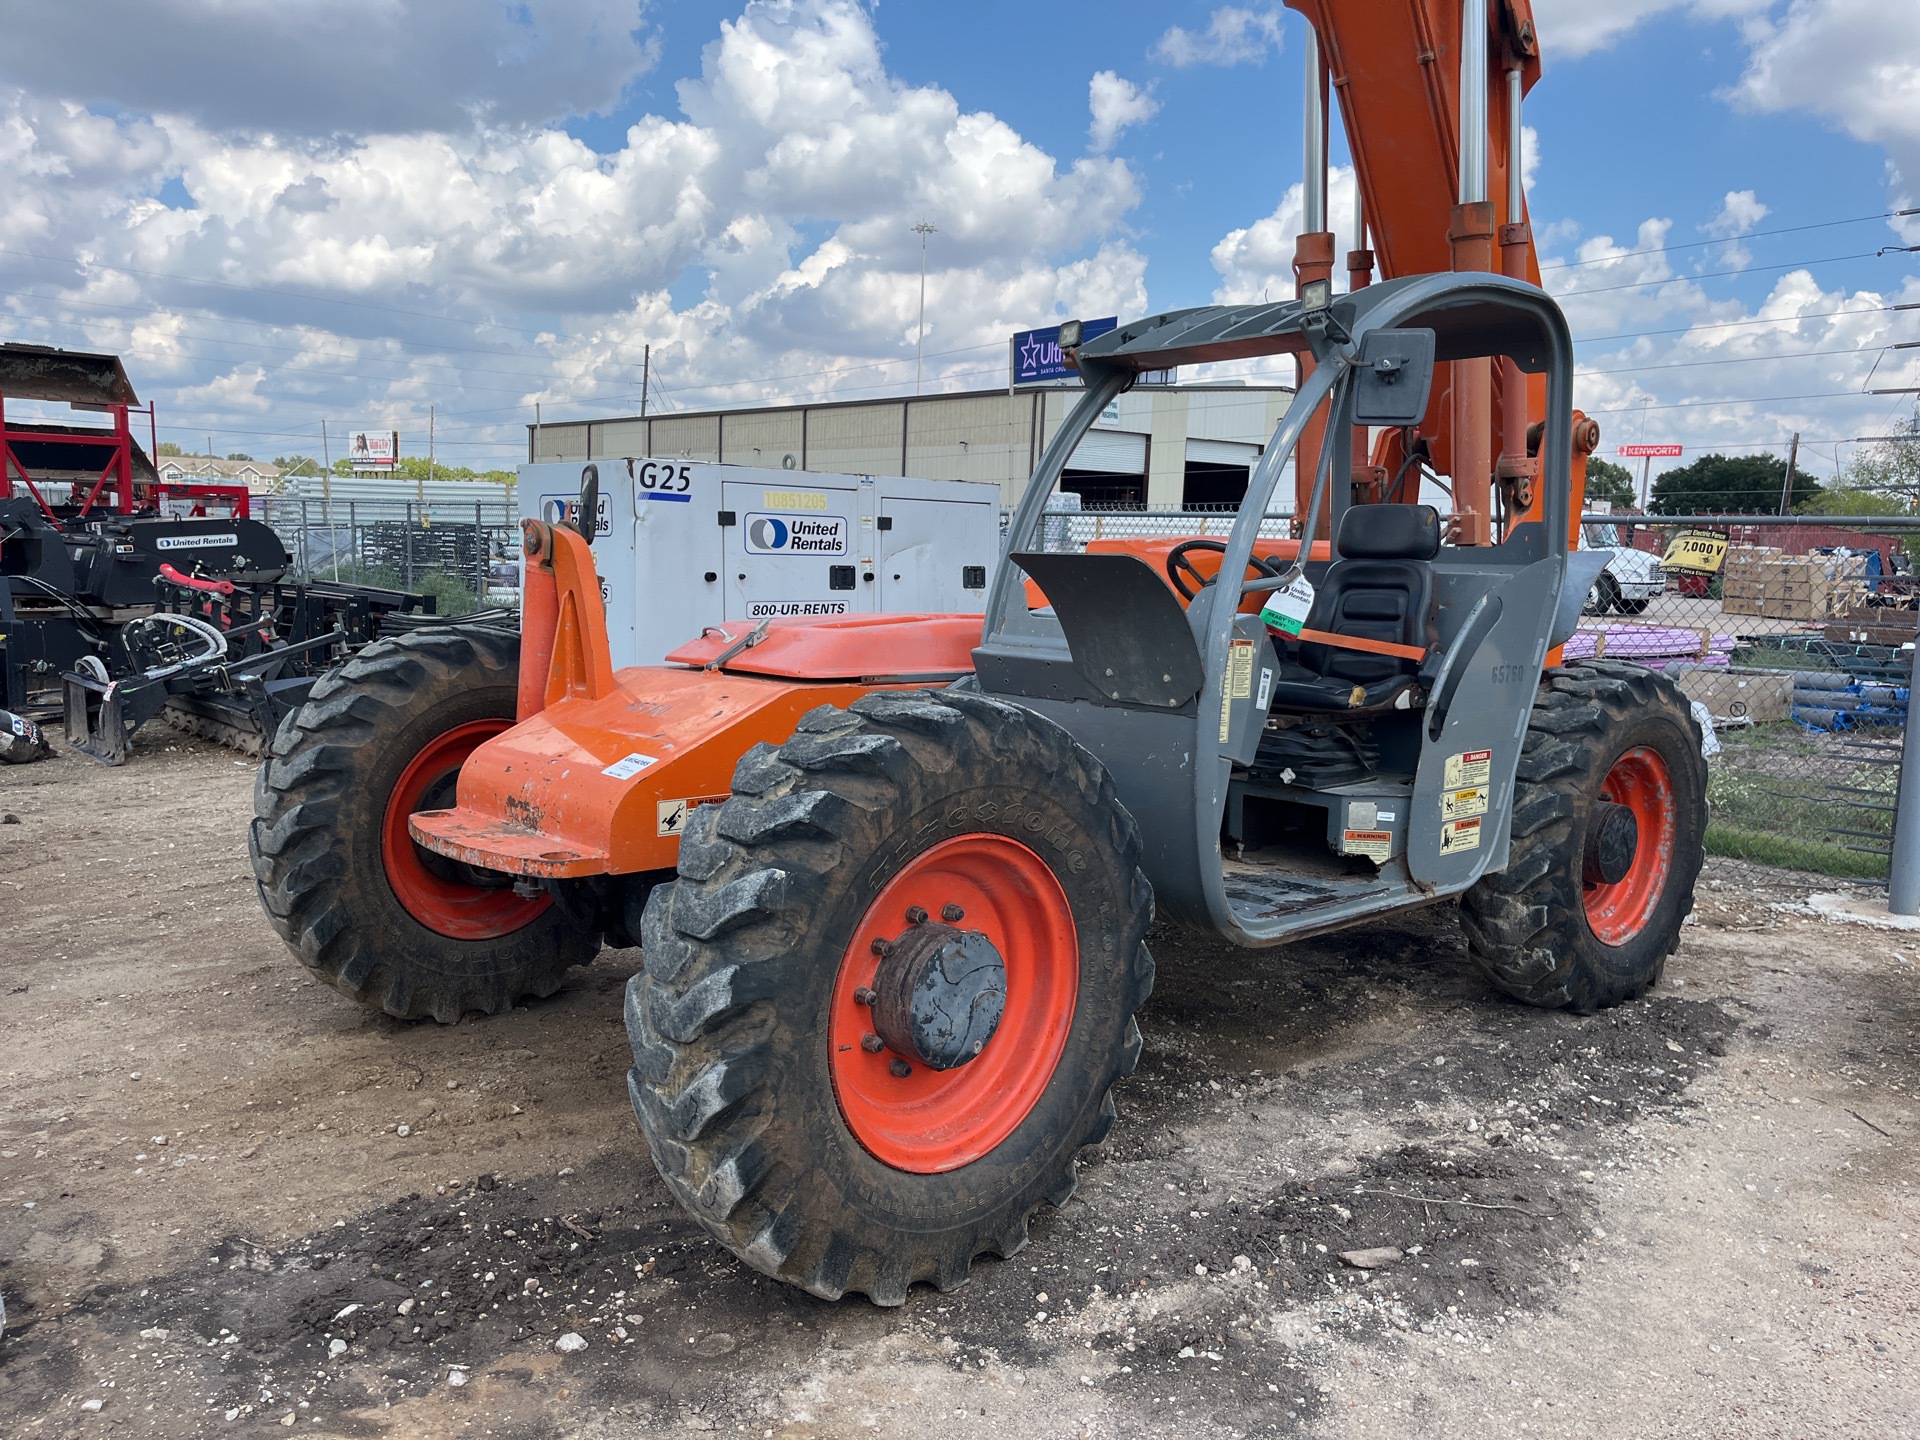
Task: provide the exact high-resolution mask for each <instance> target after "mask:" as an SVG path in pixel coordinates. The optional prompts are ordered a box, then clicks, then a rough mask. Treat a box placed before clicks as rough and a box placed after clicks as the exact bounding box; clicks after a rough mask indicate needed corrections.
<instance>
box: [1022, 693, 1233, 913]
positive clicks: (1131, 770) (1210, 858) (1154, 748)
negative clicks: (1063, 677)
mask: <svg viewBox="0 0 1920 1440" xmlns="http://www.w3.org/2000/svg"><path fill="white" fill-rule="evenodd" d="M1009 698H1015V699H1017V701H1018V703H1019V704H1021V705H1024V706H1026V707H1027V708H1028V709H1030V710H1034V711H1037V712H1038V713H1039V714H1042V715H1044V716H1046V717H1047V718H1048V719H1049V720H1052V721H1054V722H1056V723H1057V724H1060V725H1062V726H1064V727H1065V728H1066V729H1067V730H1068V731H1069V732H1070V733H1071V734H1072V736H1073V738H1074V739H1076V740H1078V741H1079V742H1080V743H1081V744H1082V745H1084V746H1086V747H1087V749H1089V750H1091V751H1092V752H1093V754H1094V756H1095V758H1096V759H1098V760H1099V761H1100V763H1101V764H1102V765H1104V766H1106V767H1107V773H1108V774H1109V775H1111V776H1112V777H1113V788H1114V789H1115V790H1116V791H1118V792H1119V795H1120V803H1121V804H1123V805H1125V806H1126V807H1127V809H1128V810H1129V811H1130V812H1132V814H1133V817H1134V819H1135V820H1137V821H1139V823H1140V838H1141V840H1142V841H1144V842H1145V853H1144V854H1143V856H1142V857H1141V858H1142V863H1143V866H1144V868H1145V869H1146V872H1147V879H1149V880H1150V881H1152V882H1153V898H1154V905H1155V907H1156V908H1157V910H1158V911H1159V913H1160V914H1162V915H1165V916H1169V917H1171V918H1174V919H1178V920H1183V921H1185V922H1186V923H1188V924H1190V925H1198V926H1205V927H1206V928H1208V929H1212V928H1213V924H1214V921H1213V915H1212V912H1211V911H1210V910H1209V908H1208V905H1207V895H1206V890H1205V887H1204V886H1203V884H1202V881H1201V877H1200V870H1199V868H1198V867H1199V866H1202V865H1204V866H1210V867H1211V868H1212V872H1213V874H1214V875H1215V876H1218V875H1219V873H1220V841H1219V835H1218V826H1217V822H1216V827H1215V833H1214V838H1213V842H1212V844H1211V845H1204V846H1201V847H1200V853H1198V854H1196V853H1195V847H1194V844H1193V835H1194V832H1195V829H1196V825H1197V819H1196V816H1195V814H1194V795H1195V785H1194V764H1195V761H1196V759H1198V760H1200V761H1201V763H1204V764H1207V765H1210V766H1213V767H1215V768H1216V769H1217V770H1218V771H1219V788H1220V789H1221V790H1222V791H1224V789H1225V785H1226V771H1227V766H1226V762H1224V761H1222V760H1217V759H1215V758H1213V757H1212V756H1211V755H1207V756H1204V757H1202V756H1196V755H1195V753H1194V743H1193V742H1194V722H1193V718H1192V717H1191V716H1183V715H1166V714H1156V713H1154V712H1152V711H1149V710H1133V709H1122V708H1120V707H1117V706H1098V705H1087V704H1078V705H1075V704H1062V703H1060V702H1059V701H1054V700H1042V699H1036V698H1032V697H1028V696H1019V697H1009ZM1207 788H1209V789H1211V788H1213V787H1211V786H1209V787H1207ZM1215 814H1216V815H1217V814H1218V811H1217V809H1216V811H1215ZM1214 885H1215V888H1218V885H1219V881H1218V880H1217V879H1216V880H1215V881H1214Z"/></svg>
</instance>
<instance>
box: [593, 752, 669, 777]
mask: <svg viewBox="0 0 1920 1440" xmlns="http://www.w3.org/2000/svg"><path fill="white" fill-rule="evenodd" d="M659 763H660V757H659V756H657V755H642V754H640V753H639V752H638V751H635V752H634V753H633V754H631V755H629V756H627V757H626V758H624V759H621V760H616V761H614V762H613V764H611V765H609V766H607V768H606V769H604V770H602V771H601V772H600V773H601V774H602V775H605V776H606V777H607V778H608V779H610V780H631V779H632V778H633V777H634V776H636V775H638V774H639V773H640V772H641V771H642V770H644V769H646V768H647V767H648V766H649V765H658V764H659Z"/></svg>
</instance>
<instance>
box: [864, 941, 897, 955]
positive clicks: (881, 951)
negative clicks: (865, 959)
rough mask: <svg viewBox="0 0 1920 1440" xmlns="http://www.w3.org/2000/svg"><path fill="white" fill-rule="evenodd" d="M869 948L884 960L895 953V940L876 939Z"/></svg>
mask: <svg viewBox="0 0 1920 1440" xmlns="http://www.w3.org/2000/svg"><path fill="white" fill-rule="evenodd" d="M867 948H868V949H869V950H871V951H873V953H874V954H876V955H878V956H879V957H880V958H881V959H882V960H884V959H886V958H887V956H889V955H891V954H892V953H893V942H892V941H891V940H876V941H874V942H873V944H871V945H869V946H868V947H867Z"/></svg>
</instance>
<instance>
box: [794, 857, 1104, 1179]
mask: <svg viewBox="0 0 1920 1440" xmlns="http://www.w3.org/2000/svg"><path fill="white" fill-rule="evenodd" d="M915 906H917V907H919V908H920V909H921V910H923V911H925V912H926V913H927V914H928V915H930V916H934V917H939V916H941V915H942V914H943V912H945V913H948V914H951V913H952V912H951V911H949V910H948V908H947V907H949V906H957V907H959V910H960V911H961V912H962V914H963V917H964V918H963V919H961V920H958V921H956V922H954V923H956V924H957V925H959V926H962V927H963V928H964V929H966V930H968V931H978V932H980V933H982V934H984V935H985V936H986V937H987V938H988V940H990V941H991V942H992V944H993V946H994V947H995V949H997V950H998V951H999V953H1000V956H1001V958H1002V960H1003V962H1004V964H1005V966H1006V1002H1005V1009H1004V1011H1003V1012H1002V1015H1001V1019H1000V1023H999V1027H998V1028H997V1029H996V1030H995V1031H994V1033H993V1036H992V1038H991V1039H990V1040H988V1041H987V1043H986V1045H985V1047H984V1048H983V1049H982V1050H981V1051H980V1053H979V1054H978V1055H976V1056H975V1057H974V1058H973V1059H971V1060H969V1061H967V1062H966V1063H965V1064H962V1065H959V1066H957V1067H955V1068H954V1069H951V1070H933V1069H930V1068H928V1067H926V1066H925V1065H922V1064H918V1063H914V1064H912V1065H911V1073H910V1074H908V1075H905V1076H900V1075H896V1074H895V1073H893V1068H892V1067H893V1066H894V1064H895V1062H896V1061H899V1060H900V1059H901V1057H900V1056H898V1055H896V1054H895V1053H894V1052H892V1051H890V1050H880V1051H878V1052H877V1053H875V1052H872V1051H869V1050H867V1049H865V1048H863V1046H862V1043H861V1042H862V1041H863V1040H864V1039H865V1038H866V1037H867V1036H868V1035H869V1034H871V1033H872V1032H873V1028H874V1022H873V1015H872V1011H871V1010H870V1009H869V1007H868V1005H867V1004H866V1003H865V1002H864V1001H863V1000H861V999H859V998H857V997H858V996H859V995H860V994H861V993H862V992H864V991H866V990H867V989H868V987H871V986H872V985H873V984H874V980H875V976H876V974H877V972H878V970H879V967H880V960H879V957H878V956H877V955H876V954H875V953H874V949H873V942H874V941H876V940H885V941H889V942H891V941H892V940H894V938H895V937H896V936H898V935H900V934H901V932H902V931H904V930H906V929H907V927H908V925H909V923H910V922H909V920H908V918H907V915H908V911H909V909H911V908H912V907H915ZM1079 993H1080V939H1079V934H1078V932H1077V930H1076V929H1075V927H1074V923H1073V911H1072V909H1071V907H1070V906H1069V905H1068V904H1067V897H1066V892H1065V891H1063V890H1062V889H1061V888H1060V882H1059V881H1058V880H1057V879H1055V878H1054V874H1053V871H1052V870H1050V869H1049V868H1048V867H1047V864H1046V862H1045V861H1044V860H1042V859H1041V858H1040V857H1039V856H1038V855H1036V854H1035V853H1034V852H1033V851H1032V850H1030V849H1028V848H1027V847H1026V846H1025V845H1022V844H1021V843H1020V842H1019V841H1017V840H1010V839H1008V838H1007V837H1005V836H1003V835H991V834H984V833H980V834H972V835H959V836H955V837H954V838H952V839H950V840H943V841H941V842H940V843H939V844H937V845H935V846H933V847H931V848H930V849H927V850H924V851H922V852H921V853H920V854H918V855H916V856H914V857H913V859H912V860H910V861H908V862H907V864H906V866H905V867H904V868H903V869H902V870H901V871H900V872H899V873H898V874H897V875H895V876H894V877H893V879H892V880H890V881H888V882H887V885H886V888H885V889H883V890H882V891H881V892H880V894H879V895H878V896H877V897H876V898H875V900H874V902H873V903H872V904H871V905H870V906H868V907H867V912H866V914H864V915H863V916H861V917H860V924H859V926H858V927H857V928H856V929H855V930H854V933H853V937H852V939H851V940H850V941H849V942H848V945H847V952H846V955H845V956H844V957H843V958H842V959H841V962H840V969H839V972H838V974H837V975H836V976H835V979H834V987H833V1000H832V1007H833V1008H832V1013H831V1015H830V1017H829V1019H828V1024H827V1043H828V1055H829V1060H830V1068H831V1071H832V1076H833V1088H834V1094H835V1095H836V1097H837V1098H838V1099H839V1102H840V1114H841V1116H842V1117H843V1118H844V1119H845V1120H846V1122H847V1128H848V1129H850V1130H851V1131H852V1132H853V1134H854V1137H855V1138H856V1139H857V1140H859V1142H860V1144H861V1145H862V1146H864V1147H865V1148H866V1150H867V1152H868V1153H869V1154H870V1155H872V1156H873V1157H874V1158H875V1159H876V1160H879V1161H881V1162H882V1163H883V1164H886V1165H890V1166H892V1167H893V1168H894V1169H896V1170H907V1171H911V1172H913V1173H915V1174H920V1175H937V1174H941V1173H943V1172H945V1171H949V1170H958V1169H959V1168H960V1167H961V1166H963V1165H969V1164H971V1163H973V1162H974V1161H975V1160H978V1159H980V1158H981V1157H982V1156H983V1155H986V1154H988V1153H989V1152H991V1151H992V1150H993V1149H994V1147H995V1146H997V1145H999V1144H1000V1143H1001V1142H1002V1141H1004V1140H1005V1139H1006V1138H1007V1137H1008V1136H1009V1135H1011V1134H1013V1132H1014V1131H1015V1130H1017V1129H1018V1128H1019V1127H1020V1123H1021V1122H1022V1121H1023V1120H1025V1119H1026V1118H1027V1116H1028V1115H1029V1114H1031V1113H1032V1111H1033V1107H1034V1106H1035V1105H1036V1104H1038V1103H1039V1101H1040V1097H1041V1096H1042V1095H1043V1094H1045V1093H1046V1089H1047V1086H1048V1084H1049V1083H1050V1082H1051V1081H1052V1079H1053V1074H1054V1070H1055V1069H1056V1068H1057V1067H1058V1065H1059V1063H1060V1056H1061V1054H1062V1053H1063V1052H1064V1051H1065V1049H1066V1046H1067V1035H1068V1032H1069V1031H1070V1030H1072V1028H1073V1012H1074V1006H1075V1003H1076V1002H1077V1000H1078V998H1079Z"/></svg>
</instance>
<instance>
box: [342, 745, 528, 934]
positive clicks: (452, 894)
mask: <svg viewBox="0 0 1920 1440" xmlns="http://www.w3.org/2000/svg"><path fill="white" fill-rule="evenodd" d="M512 725H513V722H512V721H511V720H473V721H470V722H468V723H467V724H465V725H456V726H455V727H454V728H453V729H451V730H449V731H447V732H446V733H445V734H444V735H441V736H439V737H438V738H437V739H435V740H434V741H433V743H431V744H430V745H428V746H427V747H426V748H425V749H423V750H422V751H421V752H420V753H419V754H418V755H416V756H414V757H413V759H412V760H411V761H409V762H408V764H407V768H406V769H404V770H402V771H401V772H400V779H399V781H398V782H396V783H395V785H394V787H393V794H392V795H391V796H389V797H388V800H387V814H386V819H385V821H384V822H383V824H382V827H381V836H380V860H381V865H382V868H384V869H385V871H386V873H387V884H388V885H390V886H391V887H392V889H393V894H394V898H395V899H396V900H398V901H399V902H400V904H401V905H402V906H403V907H405V909H406V912H407V913H408V914H409V915H411V916H412V917H413V918H414V919H416V920H418V921H419V922H420V923H421V924H422V925H424V926H426V927H427V929H429V930H431V931H433V932H434V933H435V934H436V935H445V936H446V937H447V938H448V939H450V940H492V939H495V938H497V937H499V936H501V935H511V934H512V933H513V932H514V931H516V930H518V929H520V928H522V927H523V926H525V925H528V924H531V923H532V922H533V921H534V920H536V919H538V918H539V917H540V915H542V914H543V913H544V912H545V911H546V909H547V907H548V906H550V905H551V904H553V897H552V896H551V895H548V894H545V893H544V892H543V893H542V894H539V895H535V896H532V897H530V898H529V897H527V896H523V895H517V894H515V893H514V890H513V887H512V885H511V883H509V877H507V876H502V877H500V881H501V883H499V884H497V885H496V884H480V883H476V882H475V881H474V880H473V879H470V878H467V877H468V876H471V875H472V874H473V873H474V872H472V871H471V870H469V869H468V867H466V866H463V865H460V864H459V863H457V862H455V861H451V860H446V859H443V858H442V857H440V856H437V855H434V854H432V853H431V852H429V851H426V850H423V849H421V848H420V846H419V845H417V844H416V843H415V842H414V839H413V837H412V836H411V835H410V834H408V833H407V817H408V816H409V815H412V814H413V813H414V812H416V811H419V810H438V809H444V808H445V807H447V806H449V805H451V804H452V803H453V786H454V781H455V779H456V777H457V776H458V775H459V774H460V767H461V766H462V765H464V764H465V763H466V761H467V757H468V756H469V755H471V754H472V753H473V752H474V751H475V750H477V749H479V748H480V747H481V746H482V745H484V744H485V743H486V742H487V741H489V740H491V739H492V738H493V737H494V736H496V735H498V734H500V733H501V732H502V731H503V730H507V729H509V728H511V726H512Z"/></svg>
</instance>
